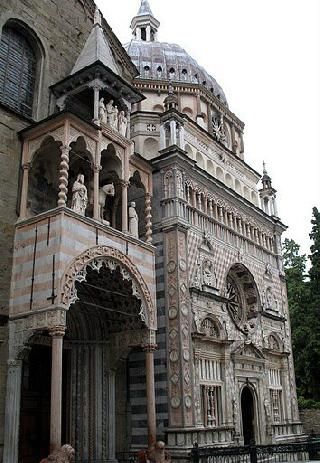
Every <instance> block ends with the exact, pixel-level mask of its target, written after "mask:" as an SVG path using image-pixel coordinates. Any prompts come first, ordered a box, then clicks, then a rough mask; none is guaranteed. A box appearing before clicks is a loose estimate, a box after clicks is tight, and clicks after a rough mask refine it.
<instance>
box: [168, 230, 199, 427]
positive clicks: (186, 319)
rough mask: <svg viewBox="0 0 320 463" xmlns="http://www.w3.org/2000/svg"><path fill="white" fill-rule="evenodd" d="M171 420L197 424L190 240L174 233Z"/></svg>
mask: <svg viewBox="0 0 320 463" xmlns="http://www.w3.org/2000/svg"><path fill="white" fill-rule="evenodd" d="M165 265H166V274H167V278H166V281H167V314H168V315H167V316H168V378H169V411H170V412H169V417H170V425H171V426H183V425H185V426H191V425H192V424H193V410H192V404H193V392H192V371H191V351H190V349H191V342H190V339H191V332H190V296H189V290H188V271H187V261H186V236H185V233H184V232H183V231H179V230H172V231H170V232H168V233H167V235H166V262H165Z"/></svg>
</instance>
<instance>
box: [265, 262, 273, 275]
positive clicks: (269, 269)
mask: <svg viewBox="0 0 320 463" xmlns="http://www.w3.org/2000/svg"><path fill="white" fill-rule="evenodd" d="M265 274H266V275H267V276H268V277H272V269H271V264H270V263H269V262H268V263H267V264H266V269H265Z"/></svg>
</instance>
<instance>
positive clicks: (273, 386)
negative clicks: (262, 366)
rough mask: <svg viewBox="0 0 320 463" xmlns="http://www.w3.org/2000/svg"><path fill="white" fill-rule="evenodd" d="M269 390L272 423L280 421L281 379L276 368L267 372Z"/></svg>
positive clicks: (279, 372)
mask: <svg viewBox="0 0 320 463" xmlns="http://www.w3.org/2000/svg"><path fill="white" fill-rule="evenodd" d="M269 390H270V404H271V412H272V419H273V422H274V423H280V422H281V421H282V397H281V395H282V378H281V371H280V370H279V369H277V368H271V369H270V370H269Z"/></svg>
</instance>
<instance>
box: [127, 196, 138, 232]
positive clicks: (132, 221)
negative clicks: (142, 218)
mask: <svg viewBox="0 0 320 463" xmlns="http://www.w3.org/2000/svg"><path fill="white" fill-rule="evenodd" d="M129 233H130V234H131V235H132V236H134V237H135V238H139V218H138V214H137V211H136V203H135V202H131V203H130V204H129Z"/></svg>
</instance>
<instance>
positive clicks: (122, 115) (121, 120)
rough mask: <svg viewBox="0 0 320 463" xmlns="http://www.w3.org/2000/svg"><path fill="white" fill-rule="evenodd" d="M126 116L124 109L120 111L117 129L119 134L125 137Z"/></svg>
mask: <svg viewBox="0 0 320 463" xmlns="http://www.w3.org/2000/svg"><path fill="white" fill-rule="evenodd" d="M127 126H128V118H127V117H126V115H125V112H124V111H120V113H119V117H118V129H119V132H120V134H121V135H122V136H123V137H125V136H126V134H127Z"/></svg>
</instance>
